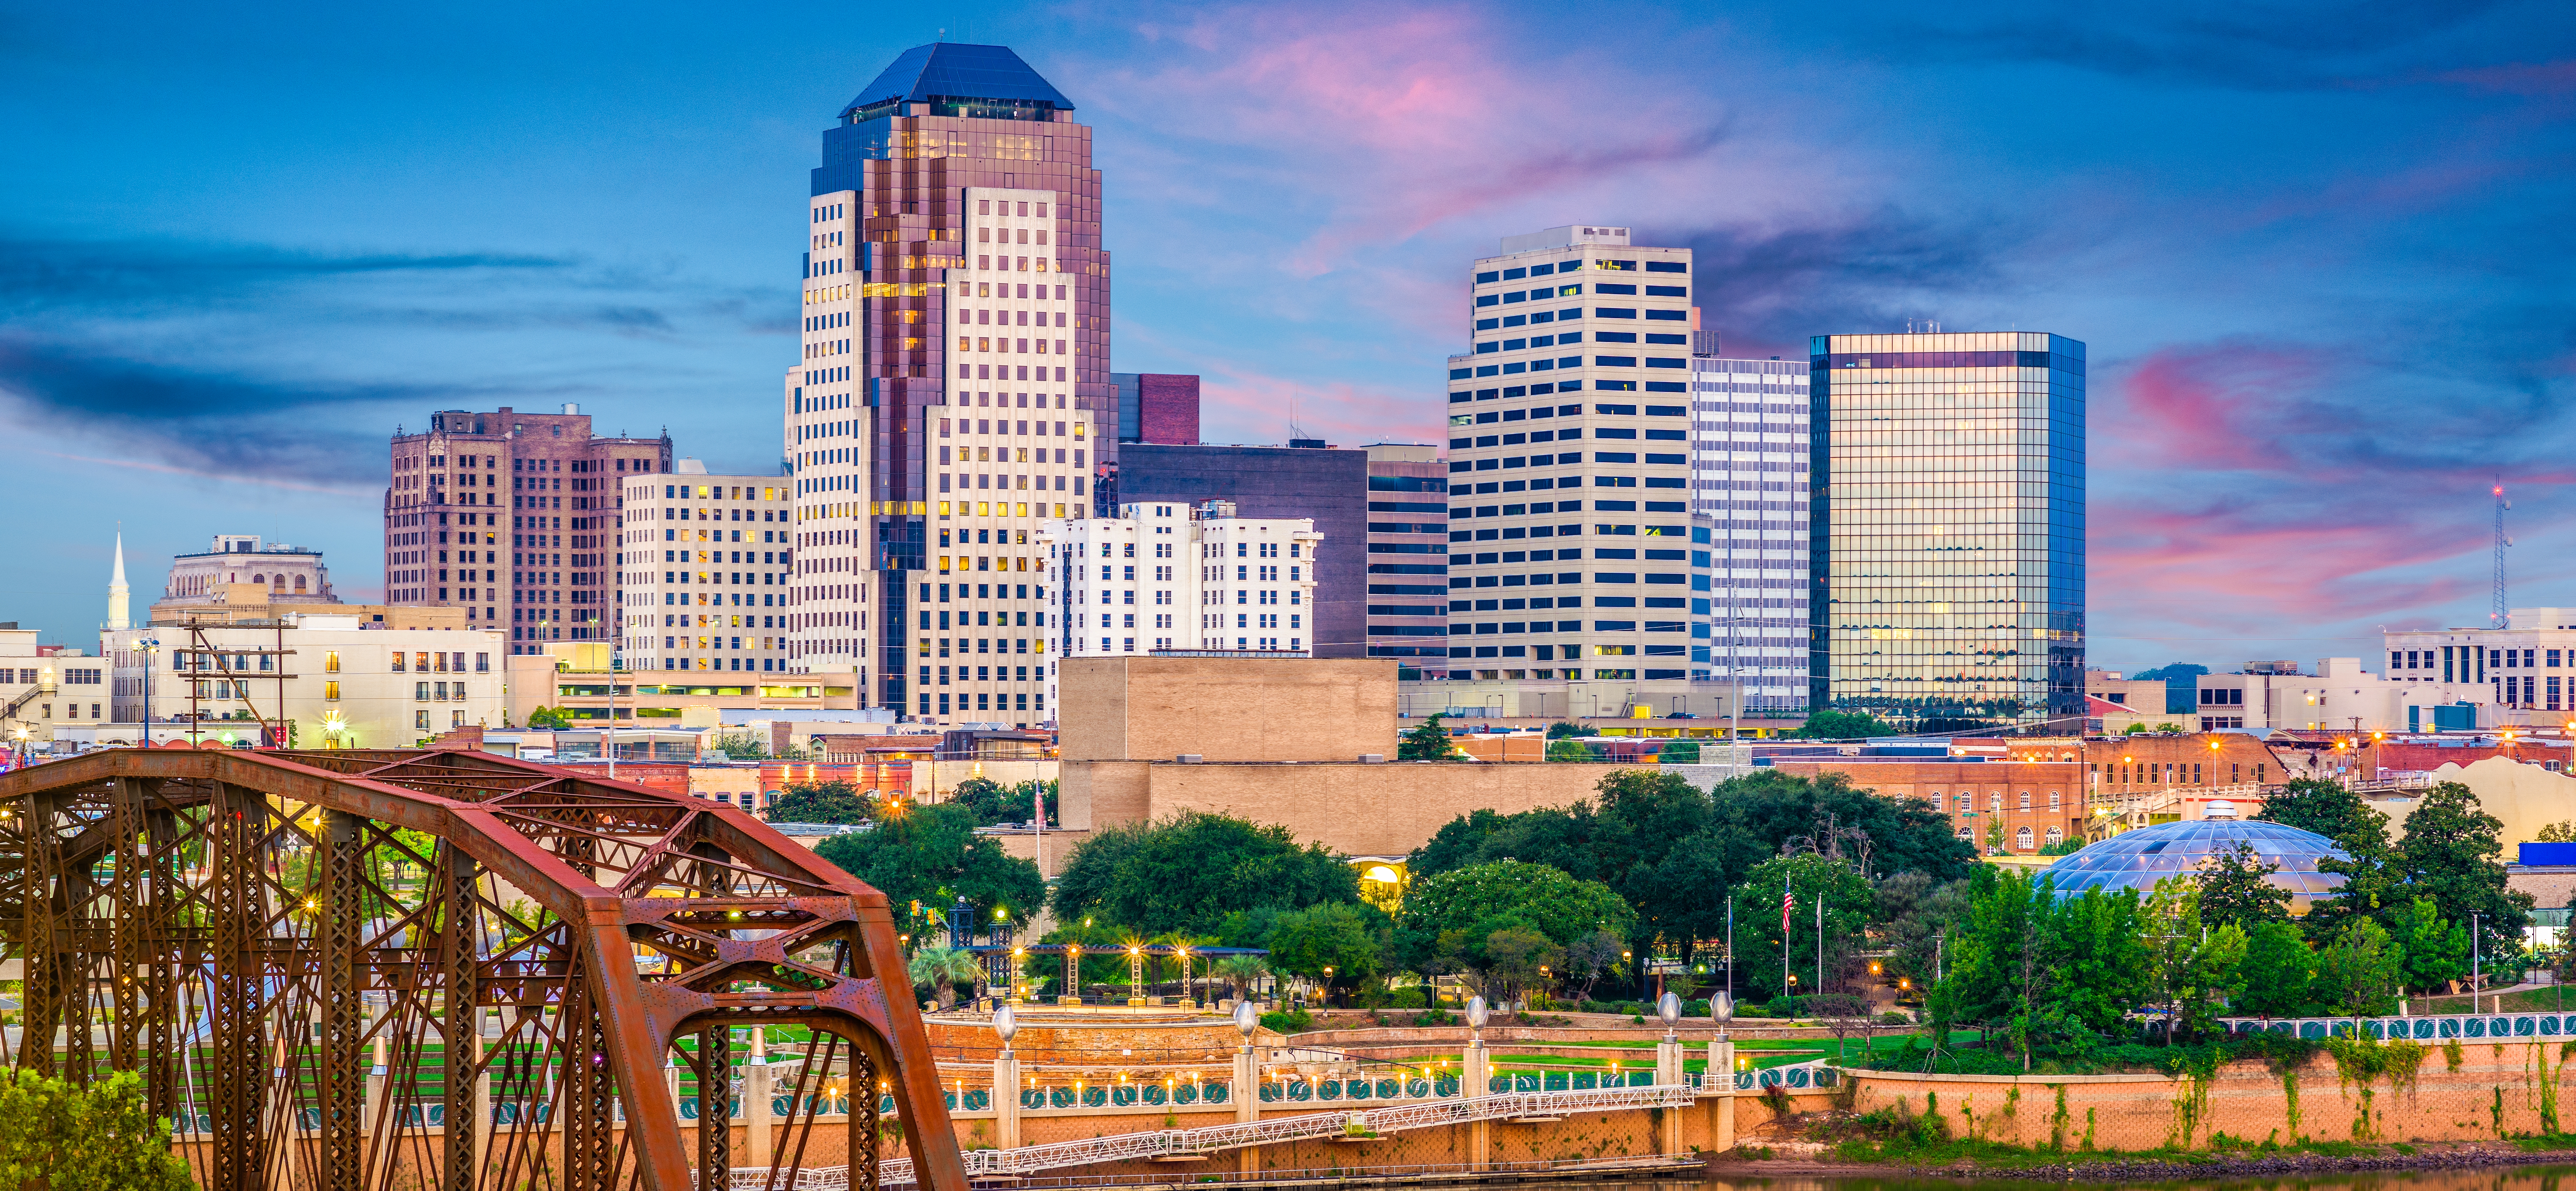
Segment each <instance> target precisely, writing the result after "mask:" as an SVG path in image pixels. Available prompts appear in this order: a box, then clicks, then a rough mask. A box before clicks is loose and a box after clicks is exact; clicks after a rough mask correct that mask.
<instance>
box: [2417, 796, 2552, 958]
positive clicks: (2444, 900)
mask: <svg viewBox="0 0 2576 1191" xmlns="http://www.w3.org/2000/svg"><path fill="white" fill-rule="evenodd" d="M2503 831H2504V824H2503V823H2502V822H2500V821H2498V820H2497V819H2496V817H2495V816H2493V815H2490V814H2487V813H2486V812H2485V811H2484V810H2482V809H2480V808H2479V806H2478V796H2477V795H2475V794H2472V793H2470V792H2469V788H2468V787H2467V786H2464V785H2461V784H2460V783H2458V782H2441V783H2438V784H2436V785H2434V786H2433V787H2432V788H2431V789H2428V790H2426V791H2425V792H2424V798H2423V801H2421V802H2419V803H2417V804H2416V806H2415V813H2413V814H2411V815H2408V816H2406V834H2405V837H2404V838H2403V839H2401V840H2399V841H2398V844H2397V849H2396V857H2395V867H2396V869H2397V870H2398V871H2399V873H2400V874H2402V876H2401V879H2402V880H2403V881H2404V882H2405V883H2406V886H2407V889H2408V892H2409V895H2410V896H2415V897H2427V898H2431V899H2432V900H2433V904H2435V905H2437V906H2440V907H2441V908H2442V910H2443V911H2444V912H2445V913H2447V914H2449V915H2450V916H2451V917H2452V918H2454V919H2465V918H2467V917H2468V916H2469V915H2470V914H2476V915H2477V916H2478V921H2477V933H2478V935H2479V936H2480V938H2479V940H2478V946H2479V948H2480V949H2481V950H2484V951H2488V952H2495V951H2501V950H2504V949H2506V948H2509V947H2513V946H2516V945H2519V944H2520V942H2521V938H2522V929H2523V927H2525V926H2527V925H2529V924H2530V921H2531V914H2530V911H2531V906H2532V896H2531V895H2530V894H2528V893H2519V892H2514V891H2510V890H2507V889H2506V888H2505V871H2504V862H2503V860H2502V859H2501V857H2502V856H2503V855H2504V843H2503V840H2502V833H2503ZM2389 908H2390V909H2391V910H2394V909H2395V908H2396V907H2395V906H2394V905H2391V906H2390V907H2389Z"/></svg>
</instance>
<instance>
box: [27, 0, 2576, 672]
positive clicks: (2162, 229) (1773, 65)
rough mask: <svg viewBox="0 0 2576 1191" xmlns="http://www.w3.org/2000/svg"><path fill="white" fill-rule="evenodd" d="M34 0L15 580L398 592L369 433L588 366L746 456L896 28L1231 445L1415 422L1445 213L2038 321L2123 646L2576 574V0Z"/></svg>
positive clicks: (1449, 252) (1757, 288) (1429, 359)
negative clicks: (1059, 100) (754, 1)
mask: <svg viewBox="0 0 2576 1191" xmlns="http://www.w3.org/2000/svg"><path fill="white" fill-rule="evenodd" d="M896 11H898V10H897V9H894V8H893V7H891V6H879V7H877V8H873V9H870V10H868V11H867V12H866V13H865V14H864V19H860V17H859V14H857V13H856V12H855V10H842V12H841V13H840V14H828V13H825V12H823V11H821V10H819V9H817V8H816V7H814V6H756V5H731V6H721V7H719V8H710V7H707V6H654V5H649V4H647V5H624V6H615V7H607V6H600V7H585V6H536V7H531V8H513V9H507V10H499V9H491V8H488V7H477V8H459V9H440V8H438V7H435V6H432V7H426V8H423V7H413V8H404V9H351V8H348V7H346V6H336V7H328V8H325V7H319V6H301V5H271V6H264V7H260V8H257V9H247V8H241V7H238V6H232V7H219V8H213V9H210V8H207V7H204V6H176V5H171V6H159V5H110V6H64V5H45V6H38V5H32V4H25V3H15V2H12V3H5V4H0V105H5V106H0V111H5V113H6V115H7V117H8V119H7V124H6V127H7V128H8V130H9V131H8V134H7V135H6V136H5V137H0V180H5V183H6V184H5V185H0V462H5V464H6V466H7V469H8V472H9V474H10V476H11V477H12V479H13V481H14V485H15V488H16V492H17V498H16V501H15V502H14V503H15V504H16V506H17V508H19V509H20V510H23V511H24V514H31V515H21V516H19V517H17V518H14V519H13V521H14V524H15V525H16V526H17V527H18V533H19V535H20V538H21V540H20V542H19V544H18V545H19V548H18V550H17V551H16V557H17V558H18V559H20V560H21V562H20V565H18V566H16V567H13V568H11V569H10V571H9V573H8V574H7V575H6V576H5V577H0V620H5V619H12V618H14V619H17V620H20V621H22V622H24V623H26V624H28V625H29V626H30V627H41V628H43V629H45V630H46V631H47V639H48V640H64V641H73V642H88V641H92V640H94V639H92V638H91V637H90V636H89V633H90V627H91V626H92V625H93V624H94V623H95V622H96V621H97V620H98V619H99V617H100V616H101V615H102V614H103V613H102V605H101V596H100V592H101V590H102V584H103V583H104V579H105V575H106V571H107V548H108V540H109V535H110V534H111V533H112V532H113V531H114V528H115V526H116V525H117V524H118V523H120V522H121V523H122V524H123V526H124V528H125V532H126V536H127V541H128V543H129V561H130V564H131V567H132V570H133V579H134V581H135V583H136V585H137V586H138V588H140V589H142V593H144V594H148V593H149V592H150V591H152V590H155V589H156V588H157V585H158V582H159V579H160V576H161V573H162V571H163V570H164V568H165V567H166V559H167V558H168V556H169V555H171V554H173V553H176V552H179V551H182V550H195V549H202V548H203V546H204V545H205V543H206V541H207V540H208V539H209V538H210V537H211V535H213V534H215V533H218V532H250V533H259V534H262V535H265V536H267V537H268V538H270V539H271V540H286V541H291V542H294V543H297V544H299V545H310V546H318V547H321V548H323V549H324V550H326V551H327V552H328V556H329V558H330V560H331V561H332V562H333V563H334V566H333V574H334V576H335V579H336V581H337V582H338V583H339V585H340V586H341V588H342V590H343V592H344V594H345V595H347V596H348V597H350V598H371V597H372V596H373V595H374V594H375V593H376V592H377V591H378V590H380V557H379V547H378V545H377V541H378V538H377V525H376V521H375V517H374V508H375V503H376V501H377V499H378V494H379V492H380V489H381V485H382V482H383V471H384V466H385V436H387V435H389V434H391V433H392V432H393V430H394V428H395V427H396V426H397V425H405V426H411V427H418V426H419V425H421V424H422V423H423V421H424V420H425V416H426V415H427V413H428V412H429V411H431V410H433V409H443V408H476V409H484V408H491V407H494V406H498V405H504V404H508V405H516V406H519V407H521V408H544V407H551V406H554V405H556V404H559V403H561V402H566V401H573V402H579V403H581V405H582V408H583V409H584V410H586V411H588V412H591V413H593V414H595V415H597V417H598V418H599V422H600V425H601V426H602V428H604V429H606V430H610V431H621V430H622V431H628V432H632V433H638V434H644V433H652V432H655V431H657V430H659V429H661V428H663V427H668V428H669V429H670V431H671V433H672V434H673V435H674V437H675V438H676V439H677V441H678V445H679V448H680V450H681V452H682V453H683V454H688V455H694V456H697V457H700V458H703V459H706V460H707V461H708V462H709V463H710V465H711V466H714V467H718V468H742V469H764V468H767V467H770V466H774V465H775V460H776V456H777V415H776V413H775V410H776V394H777V392H778V378H779V375H780V373H781V372H782V371H783V370H784V369H786V368H788V367H791V366H793V365H794V364H795V362H796V357H797V348H796V339H795V317H796V307H795V291H796V281H797V276H796V266H797V253H798V251H799V249H800V247H801V245H802V243H803V237H804V222H803V215H802V212H803V194H804V182H805V170H806V169H807V168H808V167H809V166H810V165H812V164H813V163H814V161H815V158H816V154H817V144H818V134H819V132H820V130H821V129H822V128H823V127H824V126H825V125H826V124H827V123H828V122H829V120H830V118H831V115H832V113H833V112H834V111H836V110H837V109H838V107H839V106H840V105H841V104H842V103H843V102H845V101H846V100H847V99H848V98H849V97H850V95H851V94H853V93H855V91H856V90H857V89H858V87H859V86H861V85H862V84H863V83H865V82H866V81H867V80H868V79H869V78H871V77H873V76H874V74H875V73H876V72H877V71H878V70H879V69H880V68H881V67H882V66H883V65H884V64H885V62H886V61H887V60H889V59H890V58H891V57H892V56H893V55H894V54H896V53H898V52H900V51H901V50H902V49H903V48H905V47H907V46H910V45H913V44H916V43H918V42H921V41H926V40H930V39H932V38H934V37H937V36H940V35H941V33H942V30H943V28H944V30H945V34H946V36H948V37H949V38H951V39H953V40H965V41H983V42H1000V43H1004V44H1008V45H1011V46H1013V47H1015V48H1016V49H1018V50H1019V51H1020V52H1021V54H1022V55H1023V56H1025V57H1026V58H1028V59H1029V61H1030V62H1031V63H1032V64H1033V65H1035V66H1036V67H1037V68H1038V69H1039V70H1040V71H1041V72H1042V73H1044V74H1045V75H1046V76H1047V77H1048V78H1049V79H1050V80H1051V81H1052V82H1054V83H1055V84H1056V85H1057V87H1058V88H1060V89H1061V90H1063V91H1064V92H1065V93H1066V94H1068V95H1069V96H1071V97H1072V98H1073V100H1074V102H1075V104H1076V105H1078V108H1079V112H1078V114H1079V116H1080V117H1081V118H1083V119H1085V120H1086V121H1088V122H1090V123H1092V124H1093V125H1095V126H1096V127H1097V128H1098V129H1099V137H1098V145H1099V152H1100V158H1099V162H1098V164H1099V165H1100V166H1101V168H1102V169H1103V170H1104V171H1105V174H1106V186H1107V218H1108V227H1107V234H1108V239H1109V244H1110V248H1111V250H1112V252H1113V253H1114V255H1115V260H1116V267H1117V281H1116V305H1115V317H1116V326H1115V352H1116V354H1115V358H1114V359H1115V365H1116V367H1118V368H1119V369H1121V370H1127V371H1172V372H1197V373H1200V374H1202V375H1204V376H1205V377H1206V378H1207V384H1208V396H1209V407H1208V410H1207V418H1206V421H1207V427H1206V437H1208V438H1209V439H1210V440H1211V441H1234V442H1275V441H1278V440H1280V439H1282V438H1284V437H1286V431H1287V417H1288V411H1289V410H1291V409H1294V410H1295V412H1296V417H1297V420H1298V422H1299V423H1300V424H1301V425H1303V426H1304V427H1305V428H1306V429H1307V430H1309V431H1310V432H1314V433H1319V434H1322V435H1324V436H1326V437H1329V438H1331V439H1333V440H1334V441H1336V442H1344V443H1352V442H1363V441H1370V440H1374V439H1382V438H1391V439H1416V440H1428V439H1430V438H1432V437H1433V436H1434V435H1435V434H1436V433H1437V429H1438V425H1439V418H1440V415H1441V404H1440V399H1439V393H1440V392H1441V390H1442V383H1441V375H1442V374H1441V371H1440V369H1441V366H1442V365H1441V358H1442V356H1443V355H1445V354H1446V353H1447V352H1449V351H1452V350H1455V349H1456V348H1457V346H1458V345H1459V344H1460V343H1461V342H1462V341H1463V339H1464V317H1463V313H1462V311H1461V310H1460V309H1459V307H1458V305H1457V303H1458V301H1459V299H1458V295H1459V293H1460V289H1459V286H1460V284H1461V281H1462V277H1461V274H1462V272H1463V267H1464V262H1465V261H1466V260H1467V259H1468V258H1470V257H1472V256H1474V255H1476V254H1479V253H1484V252H1490V251H1492V250H1493V246H1494V241H1495V239H1496V238H1497V237H1499V236H1502V235H1507V234H1512V233H1516V232H1521V231H1528V230H1533V229H1536V228H1540V227H1545V226H1551V225H1555V224H1562V223H1569V222H1585V221H1592V222H1613V223H1622V224H1627V225H1630V226H1633V227H1635V228H1636V229H1637V230H1638V234H1639V235H1640V236H1641V237H1643V238H1646V239H1651V240H1654V241H1657V242H1663V243H1684V244H1689V245H1691V246H1692V247H1694V248H1696V249H1698V250H1699V256H1698V259H1699V262H1700V264H1699V275H1698V276H1697V278H1696V279H1695V281H1696V286H1697V292H1698V293H1699V295H1700V298H1701V302H1702V305H1703V307H1704V309H1705V311H1706V314H1707V318H1708V321H1709V324H1710V325H1713V326H1715V327H1717V328H1718V329H1719V330H1720V331H1721V332H1722V333H1723V334H1724V335H1725V337H1726V342H1727V345H1728V349H1729V351H1730V353H1732V354H1747V355H1757V356H1767V355H1785V356H1793V357H1794V356H1795V355H1796V354H1798V353H1800V352H1801V351H1803V343H1804V339H1805V336H1807V335H1809V334H1814V333H1821V332H1854V331H1871V330H1896V329H1901V327H1902V325H1903V323H1904V321H1905V320H1906V319H1908V318H1936V319H1939V320H1940V321H1941V322H1942V323H1943V325H1944V326H1945V328H1947V329H1952V330H1967V329H2010V328H2019V329H2023V330H2052V331H2056V332H2059V333H2061V334H2066V335H2071V336H2074V337H2076V338H2079V339H2083V340H2085V341H2086V342H2087V343H2088V344H2089V345H2090V350H2091V359H2092V385H2091V393H2092V410H2091V418H2092V420H2091V440H2090V445H2091V459H2092V474H2091V495H2092V501H2091V523H2092V591H2093V596H2092V603H2091V613H2092V622H2091V623H2092V655H2093V658H2094V660H2095V662H2096V664H2100V665H2106V666H2110V667H2113V668H2131V669H2134V668H2138V667H2143V666H2148V665H2156V664H2161V663H2163V662H2167V661H2175V660H2187V661H2198V662H2202V663H2204V664H2208V665H2210V666H2212V667H2213V668H2219V669H2232V668H2234V667H2235V666H2236V665H2237V664H2239V663H2241V662H2242V661H2244V660H2246V659H2249V658H2258V657H2261V658H2269V657H2293V658H2301V659H2312V658H2315V657H2318V656H2322V655H2325V654H2329V653H2338V654H2353V653H2359V654H2363V655H2365V656H2368V655H2369V654H2370V653H2371V651H2372V650H2373V649H2375V647H2376V637H2375V633H2376V631H2377V629H2378V628H2379V627H2380V626H2382V625H2387V626H2392V627H2393V626H2399V625H2407V626H2416V625H2431V624H2468V623H2479V622H2482V621H2483V619H2484V615H2485V610H2486V606H2487V597H2488V589H2487V574H2488V569H2489V568H2488V560H2487V549H2486V545H2487V523H2488V517H2489V508H2488V502H2487V497H2486V491H2487V488H2488V486H2489V484H2490V483H2492V482H2493V481H2494V480H2495V479H2496V478H2497V477H2499V476H2500V477H2502V479H2503V480H2504V482H2505V483H2506V485H2507V486H2508V487H2509V488H2510V489H2511V490H2512V493H2513V496H2514V499H2515V513H2514V514H2513V518H2514V527H2515V535H2516V538H2517V545H2516V546H2515V548H2514V550H2513V552H2512V553H2513V570H2514V573H2515V582H2514V592H2515V599H2514V602H2515V603H2517V604H2526V605H2532V604H2549V603H2568V604H2576V586H2571V574H2570V571H2571V569H2576V568H2570V567H2569V566H2568V565H2567V563H2566V561H2565V560H2566V558H2567V547H2568V546H2569V544H2570V535H2569V534H2568V533H2567V532H2566V530H2565V528H2564V523H2565V516H2564V515H2565V513H2566V512H2567V511H2568V509H2569V508H2570V507H2571V500H2570V496H2569V491H2568V486H2569V481H2570V479H2571V478H2576V468H2571V466H2570V465H2568V464H2566V463H2564V462H2561V460H2562V459H2564V458H2565V457H2566V456H2567V455H2568V453H2569V448H2570V447H2571V446H2576V441H2571V440H2576V429H2572V428H2571V426H2570V421H2569V414H2568V399H2569V397H2570V387H2571V380H2570V372H2571V369H2576V293H2571V289H2576V282H2571V280H2570V279H2571V278H2576V267H2571V266H2576V226H2571V221H2570V219H2569V212H2570V211H2572V210H2576V194H2571V190H2576V186H2571V179H2576V169H2571V165H2576V160H2571V158H2576V124H2571V117H2572V116H2576V9H2571V8H2570V7H2569V6H2567V5H2565V4H2564V3H2555V4H2547V3H2477V2H2474V0H2473V2H2469V3H2448V4H2439V5H2435V4H2423V3H2394V4H2380V5H2372V6H2354V5H2332V4H2323V3H2254V4H2246V3H2223V4H2222V3H2183V4H2178V5H2168V6H2162V7H2160V8H2158V9H2156V10H2155V11H2152V12H2144V11H2141V10H2139V9H2138V8H2137V6H2111V5H2086V4H2064V3H2046V4H2043V3H2037V2H2029V3H1999V4H1969V5H1953V6H1945V7H1943V8H1941V9H1939V10H1938V11H1925V10H1923V9H1922V6H1919V5H1895V4H1869V3H1863V4H1856V5H1849V6H1844V7H1842V8H1840V9H1835V10H1817V9H1814V8H1813V7H1812V6H1796V7H1792V6H1787V5H1776V6H1687V7H1674V6H1645V5H1617V4H1606V5H1585V6H1579V7H1576V8H1571V9H1569V8H1567V7H1566V6H1561V5H1553V6H1551V5H1534V4H1533V5H1473V6H1469V5H1445V6H1444V5H1403V4H1383V3H1381V4H1368V5H1326V4H1319V5H1307V6H1255V5H1206V4H1201V5H1167V6H1166V5H1125V6H1115V5H1099V4H1065V5H1056V6H1014V5H1008V4H987V5H978V6H972V7H971V8H970V7H963V6H960V7H956V8H952V9H951V10H949V11H944V12H943V11H939V10H937V9H922V10H920V11H922V12H924V13H925V14H926V15H924V16H922V17H921V18H919V19H918V20H913V19H886V14H887V13H889V12H896Z"/></svg>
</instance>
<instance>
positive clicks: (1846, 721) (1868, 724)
mask: <svg viewBox="0 0 2576 1191" xmlns="http://www.w3.org/2000/svg"><path fill="white" fill-rule="evenodd" d="M1789 735H1791V736H1803V737H1805V738H1807V739H1809V740H1859V739H1862V738H1864V737H1870V736H1894V735H1896V729H1895V728H1893V727H1891V726H1889V725H1888V724H1887V723H1886V722H1885V721H1883V720H1881V719H1879V718H1878V717H1877V716H1874V715H1871V714H1869V713H1868V712H1865V711H1811V712H1808V713H1807V722H1806V723H1803V724H1800V725H1798V728H1797V730H1796V731H1794V732H1791V733H1789Z"/></svg>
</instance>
